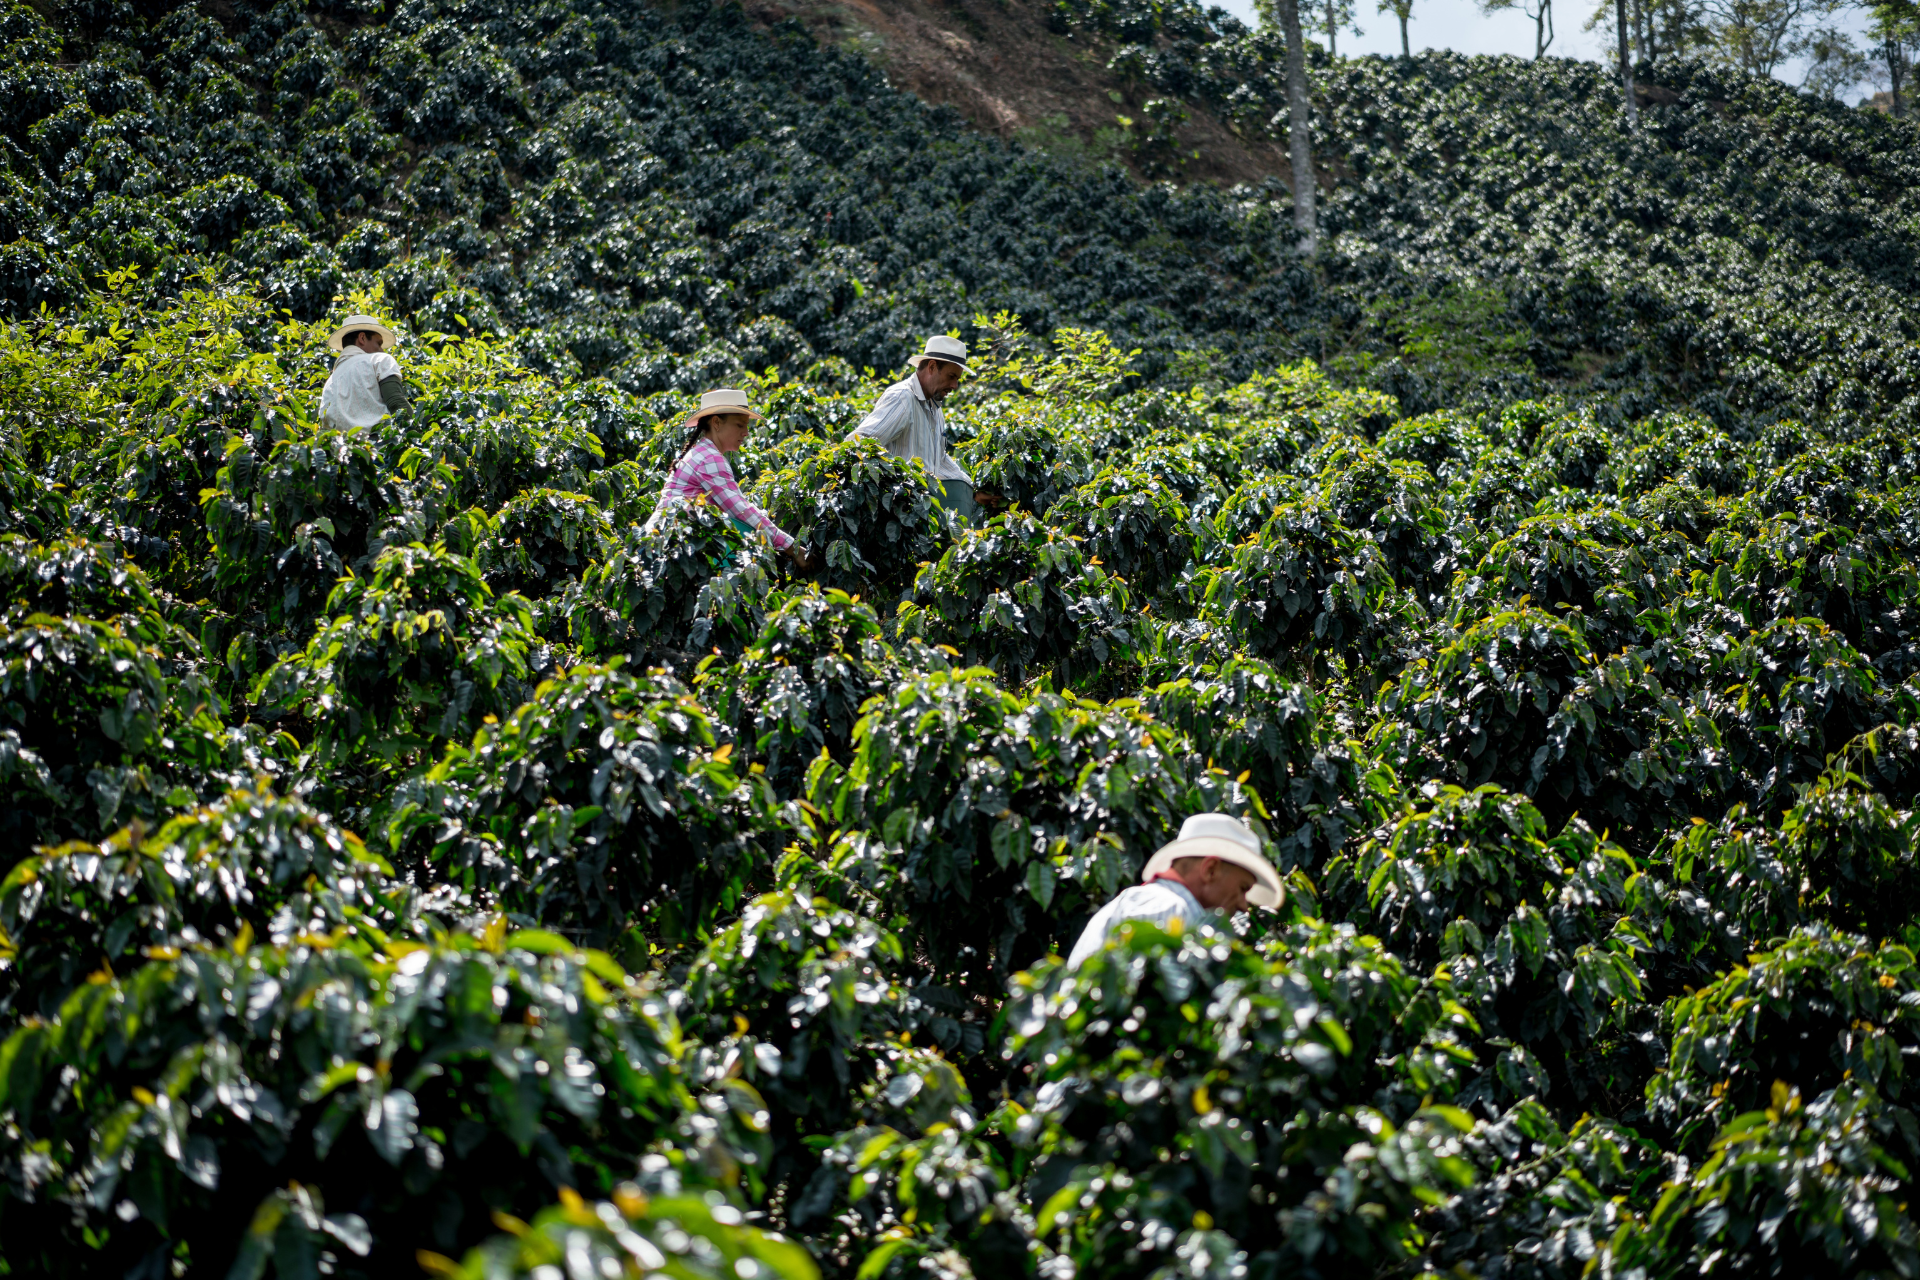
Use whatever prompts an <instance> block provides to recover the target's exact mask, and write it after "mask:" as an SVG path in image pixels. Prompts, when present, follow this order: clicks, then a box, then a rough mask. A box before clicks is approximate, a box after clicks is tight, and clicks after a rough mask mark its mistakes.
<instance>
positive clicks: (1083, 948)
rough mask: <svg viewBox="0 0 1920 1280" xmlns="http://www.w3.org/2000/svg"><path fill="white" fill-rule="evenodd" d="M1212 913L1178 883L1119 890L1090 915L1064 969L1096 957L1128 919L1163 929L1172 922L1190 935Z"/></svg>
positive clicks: (1170, 882)
mask: <svg viewBox="0 0 1920 1280" xmlns="http://www.w3.org/2000/svg"><path fill="white" fill-rule="evenodd" d="M1212 917H1213V913H1212V912H1211V911H1208V910H1207V909H1206V908H1205V907H1203V906H1201V905H1200V900H1199V899H1198V898H1196V897H1194V896H1193V891H1192V890H1191V889H1189V888H1187V886H1185V885H1183V884H1181V883H1180V882H1179V881H1178V880H1155V881H1154V882H1153V883H1151V884H1136V885H1134V886H1133V887H1132V888H1130V889H1123V890H1121V891H1120V896H1119V897H1117V898H1115V899H1114V900H1113V901H1112V902H1109V903H1108V904H1107V905H1106V906H1104V907H1102V908H1100V909H1099V910H1098V911H1096V912H1094V913H1093V919H1091V920H1089V921H1087V928H1086V931H1085V932H1084V933H1082V934H1081V935H1080V941H1078V942H1076V943H1074V944H1073V954H1072V955H1070V956H1068V957H1067V968H1069V969H1078V968H1079V967H1080V966H1081V965H1082V964H1084V963H1085V962H1086V960H1087V958H1088V957H1089V956H1092V955H1096V954H1098V953H1099V952H1100V951H1101V949H1102V948H1104V947H1105V946H1106V945H1107V942H1108V940H1109V939H1111V938H1112V937H1113V931H1114V930H1116V929H1118V928H1119V927H1120V926H1121V925H1122V924H1124V923H1126V922H1127V921H1128V920H1145V921H1147V922H1148V923H1150V924H1154V925H1158V926H1159V927H1160V928H1162V929H1165V928H1166V927H1167V926H1168V925H1169V924H1170V923H1172V922H1173V921H1174V920H1178V921H1180V926H1181V928H1182V929H1183V930H1184V931H1187V932H1191V931H1192V930H1193V929H1194V928H1195V927H1197V926H1198V925H1199V924H1201V923H1202V922H1203V921H1206V920H1210V919H1211V918H1212Z"/></svg>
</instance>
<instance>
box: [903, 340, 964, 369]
mask: <svg viewBox="0 0 1920 1280" xmlns="http://www.w3.org/2000/svg"><path fill="white" fill-rule="evenodd" d="M922 360H945V361H946V362H947V363H948V364H957V365H959V366H960V367H961V368H962V369H964V368H966V367H967V344H966V343H964V342H962V341H960V339H958V338H949V337H948V336H947V335H946V334H944V333H936V334H935V335H933V337H931V338H928V339H927V349H926V350H925V351H922V352H921V353H920V354H919V355H917V356H911V357H909V358H908V360H907V363H908V364H910V365H912V366H913V367H914V368H916V369H918V368H919V367H920V362H921V361H922Z"/></svg>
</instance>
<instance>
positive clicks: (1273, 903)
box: [1140, 813, 1287, 907]
mask: <svg viewBox="0 0 1920 1280" xmlns="http://www.w3.org/2000/svg"><path fill="white" fill-rule="evenodd" d="M1179 858H1218V859H1220V861H1222V862H1231V863H1232V864H1233V865H1234V866H1236V867H1240V868H1242V869H1244V870H1247V871H1251V872H1252V873H1253V880H1254V884H1253V888H1251V889H1249V890H1247V901H1248V902H1251V903H1252V904H1253V905H1254V906H1256V907H1277V906H1279V905H1280V901H1281V899H1283V898H1284V897H1286V892H1287V891H1286V890H1285V889H1283V888H1282V887H1281V885H1280V873H1279V872H1277V871H1275V870H1274V869H1273V864H1272V863H1271V862H1268V861H1267V859H1266V857H1265V856H1264V855H1263V854H1262V853H1261V852H1260V837H1259V836H1256V835H1255V834H1253V832H1252V831H1249V830H1248V829H1247V824H1246V823H1244V822H1242V821H1240V819H1238V818H1234V817H1230V816H1228V815H1227V814H1224V813H1196V814H1194V815H1193V816H1192V817H1191V818H1188V819H1187V820H1186V821H1185V822H1183V823H1181V824H1180V838H1179V839H1178V840H1175V841H1174V842H1173V843H1172V844H1169V845H1164V846H1162V847H1161V848H1160V850H1159V851H1158V852H1156V853H1155V854H1154V855H1153V856H1152V857H1151V858H1148V859H1147V865H1146V869H1145V870H1143V871H1142V872H1141V873H1140V880H1141V882H1142V883H1145V882H1146V881H1149V880H1151V879H1153V878H1154V877H1155V876H1157V875H1159V874H1160V873H1162V872H1164V871H1171V870H1173V864H1174V862H1175V860H1176V859H1179Z"/></svg>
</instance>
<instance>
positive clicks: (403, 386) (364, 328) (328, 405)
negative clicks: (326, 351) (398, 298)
mask: <svg viewBox="0 0 1920 1280" xmlns="http://www.w3.org/2000/svg"><path fill="white" fill-rule="evenodd" d="M399 345H400V335H399V334H397V333H395V332H394V331H393V330H392V329H389V328H388V327H387V326H386V325H384V324H381V323H380V322H379V321H378V320H376V319H374V318H373V317H372V316H348V317H347V322H346V323H345V324H343V325H341V326H340V327H339V328H338V329H335V330H334V331H333V332H332V334H330V335H328V337H327V346H328V347H330V348H331V349H332V350H334V351H337V352H339V353H340V358H339V359H338V360H336V361H334V362H333V372H332V373H330V374H328V375H327V385H326V386H325V387H323V388H322V389H321V391H320V421H321V422H322V423H323V424H325V425H327V426H330V427H334V428H337V429H338V430H341V431H364V430H365V429H366V428H368V427H370V426H372V425H373V424H374V423H376V422H378V421H380V419H382V418H384V417H386V416H387V415H388V414H389V413H399V412H400V411H401V410H402V409H404V408H406V407H407V382H406V379H405V378H404V377H402V376H401V374H400V362H399V361H398V360H395V359H394V358H393V356H392V355H391V354H389V353H390V352H392V350H393V349H394V348H395V347H397V346H399Z"/></svg>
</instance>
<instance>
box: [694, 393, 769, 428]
mask: <svg viewBox="0 0 1920 1280" xmlns="http://www.w3.org/2000/svg"><path fill="white" fill-rule="evenodd" d="M716 413H744V414H746V415H747V416H748V417H749V418H754V419H758V418H759V417H760V416H761V415H760V414H759V413H757V412H756V411H755V410H754V408H753V406H752V405H750V404H748V403H747V393H746V392H744V391H735V390H733V389H732V388H731V387H721V388H720V389H718V390H717V391H705V392H702V393H701V395H700V407H699V408H698V409H695V410H694V411H693V412H692V413H691V414H689V415H687V425H688V426H692V425H693V424H694V423H696V422H698V421H700V419H702V418H705V417H708V416H710V415H712V414H716Z"/></svg>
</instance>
